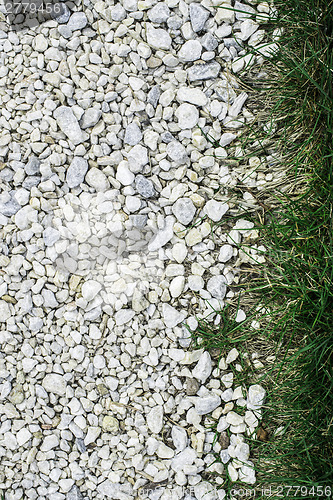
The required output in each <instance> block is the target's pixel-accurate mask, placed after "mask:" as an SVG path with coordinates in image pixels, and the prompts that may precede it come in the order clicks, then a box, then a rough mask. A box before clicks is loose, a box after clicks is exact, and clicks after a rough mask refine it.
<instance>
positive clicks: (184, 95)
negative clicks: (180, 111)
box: [177, 87, 208, 106]
mask: <svg viewBox="0 0 333 500" xmlns="http://www.w3.org/2000/svg"><path fill="white" fill-rule="evenodd" d="M177 99H178V101H180V102H189V103H190V104H194V105H195V106H206V104H207V102H208V98H207V96H206V95H205V94H204V93H203V91H202V90H201V89H199V88H197V87H181V88H180V89H178V91H177Z"/></svg>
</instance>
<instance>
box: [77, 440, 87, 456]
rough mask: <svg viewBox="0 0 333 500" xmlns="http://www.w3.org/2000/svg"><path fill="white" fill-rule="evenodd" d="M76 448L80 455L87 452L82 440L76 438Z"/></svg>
mask: <svg viewBox="0 0 333 500" xmlns="http://www.w3.org/2000/svg"><path fill="white" fill-rule="evenodd" d="M76 446H77V449H78V450H79V452H80V453H85V452H86V451H87V448H86V445H85V444H84V440H83V439H81V438H76Z"/></svg>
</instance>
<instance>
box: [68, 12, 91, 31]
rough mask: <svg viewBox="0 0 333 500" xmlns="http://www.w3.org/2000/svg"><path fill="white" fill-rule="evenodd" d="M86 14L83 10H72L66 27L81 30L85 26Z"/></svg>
mask: <svg viewBox="0 0 333 500" xmlns="http://www.w3.org/2000/svg"><path fill="white" fill-rule="evenodd" d="M87 22H88V21H87V16H86V15H85V13H84V12H74V13H73V14H72V15H71V17H70V18H69V21H68V23H67V27H68V28H69V29H70V30H72V31H75V30H82V29H83V28H85V27H86V26H87Z"/></svg>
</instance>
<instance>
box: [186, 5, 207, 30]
mask: <svg viewBox="0 0 333 500" xmlns="http://www.w3.org/2000/svg"><path fill="white" fill-rule="evenodd" d="M208 18H209V11H208V10H207V9H205V8H204V7H202V6H201V5H200V4H198V3H191V4H190V19H191V24H192V29H193V31H194V32H198V31H202V30H203V29H204V27H205V24H206V21H207V19H208Z"/></svg>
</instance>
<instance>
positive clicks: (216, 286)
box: [207, 275, 227, 300]
mask: <svg viewBox="0 0 333 500" xmlns="http://www.w3.org/2000/svg"><path fill="white" fill-rule="evenodd" d="M226 282H227V280H226V279H225V277H224V276H223V275H218V276H213V277H212V278H210V279H209V280H208V282H207V290H208V292H209V293H210V294H211V295H212V296H213V297H214V298H215V299H218V300H222V299H223V298H224V297H225V294H226V293H227V286H226Z"/></svg>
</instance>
